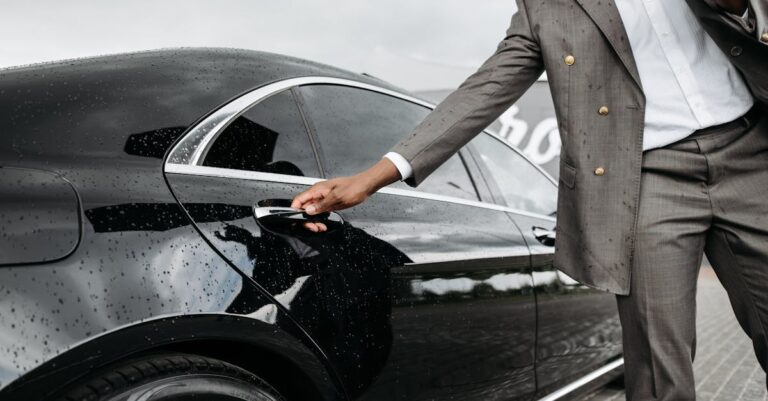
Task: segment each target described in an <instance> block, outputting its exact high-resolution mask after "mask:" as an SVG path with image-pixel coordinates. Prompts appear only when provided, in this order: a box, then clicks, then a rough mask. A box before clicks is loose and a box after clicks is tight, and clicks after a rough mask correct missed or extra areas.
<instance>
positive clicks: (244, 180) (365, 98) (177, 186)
mask: <svg viewBox="0 0 768 401" xmlns="http://www.w3.org/2000/svg"><path fill="white" fill-rule="evenodd" d="M413 101H414V100H412V99H410V100H409V98H407V97H405V99H404V97H402V96H399V95H397V94H395V93H393V92H390V91H388V90H385V89H381V88H376V87H372V86H370V85H366V84H359V83H356V82H354V81H346V80H338V79H331V78H328V79H323V78H312V79H309V78H301V79H294V80H287V81H281V82H278V83H275V84H271V85H270V86H268V87H264V88H260V89H257V90H256V91H254V92H252V93H250V94H248V95H245V97H244V98H241V99H236V100H235V101H233V102H232V104H230V105H227V106H225V107H223V108H222V110H220V111H218V112H215V113H213V114H212V115H211V116H209V117H208V118H207V119H206V120H204V121H202V122H201V123H200V126H199V127H200V129H199V130H198V129H193V130H191V131H190V133H189V134H188V135H187V136H186V137H185V139H184V140H182V142H180V143H179V144H178V145H177V146H176V147H175V148H174V150H173V151H172V153H171V155H170V157H169V162H168V164H167V165H166V175H167V177H168V181H169V183H170V185H171V187H172V189H173V191H174V193H175V195H176V196H177V198H178V199H179V201H180V202H181V203H182V205H184V207H185V209H186V210H187V211H188V213H189V214H190V216H191V217H192V219H193V220H195V222H196V225H197V226H198V227H199V229H200V230H201V233H202V234H203V235H204V236H205V237H206V238H207V239H208V240H209V241H210V243H211V244H212V245H213V246H214V247H215V248H216V249H217V250H219V251H220V252H221V253H222V255H224V256H225V257H226V258H227V259H228V260H229V261H230V263H232V265H233V266H235V267H236V268H238V269H239V270H240V271H241V272H243V274H244V275H247V276H249V277H251V278H253V280H254V281H255V282H256V283H257V284H258V285H259V286H261V287H262V288H263V289H264V290H265V291H267V292H268V293H269V294H271V295H272V297H273V298H274V304H273V305H271V307H269V308H268V307H259V308H255V307H254V306H251V305H249V303H248V300H249V297H248V296H247V294H243V296H242V297H240V298H241V299H242V302H241V303H239V304H236V305H235V306H234V307H232V312H233V313H245V314H250V315H252V316H254V317H257V318H260V319H278V318H280V316H281V315H280V314H278V313H276V310H281V311H285V312H287V313H288V316H290V317H291V318H292V319H295V320H296V321H297V322H298V323H299V324H300V325H301V327H302V328H303V329H304V330H305V331H306V332H307V333H308V334H309V336H310V337H311V338H312V339H313V340H314V341H315V342H316V343H317V345H318V346H319V348H320V349H321V350H322V353H323V354H324V355H325V357H326V358H327V361H328V363H329V366H330V367H331V368H332V369H333V371H334V372H335V373H336V375H337V376H338V378H339V380H340V381H341V382H342V383H343V384H344V385H345V387H346V388H347V389H348V391H349V393H350V396H351V397H353V398H357V399H365V400H421V399H424V400H426V399H447V398H451V397H454V396H460V397H461V398H463V399H469V400H481V399H482V400H487V399H519V398H525V397H530V396H532V395H533V392H534V391H535V382H534V379H535V377H534V375H535V372H534V366H533V363H534V344H535V332H534V329H535V302H534V299H533V286H532V285H533V280H532V276H531V274H530V263H529V260H528V258H529V255H528V249H527V247H526V245H525V242H524V239H523V237H522V235H521V233H520V232H519V230H517V228H516V227H515V226H514V224H513V223H512V222H511V221H509V220H508V219H506V220H505V215H504V212H503V211H501V210H500V209H499V208H498V207H497V206H495V205H493V204H490V203H485V202H481V201H480V196H486V197H487V196H489V191H488V188H487V187H486V186H485V185H484V184H483V185H479V184H478V183H476V182H474V181H473V180H472V178H471V176H470V174H469V173H468V172H467V164H466V159H465V158H466V157H468V156H467V155H466V154H457V155H455V156H454V157H452V158H451V159H449V160H448V161H446V163H445V164H444V165H443V166H442V167H441V168H440V169H438V171H436V172H435V173H433V175H432V176H431V177H430V178H429V179H428V180H425V182H424V183H423V184H422V185H421V186H420V187H419V188H417V189H416V190H414V189H413V188H410V187H408V186H407V185H405V184H403V183H397V184H393V185H392V186H391V187H388V188H384V189H382V190H380V191H379V192H378V193H376V194H374V195H373V196H371V197H370V198H369V199H368V200H367V201H366V202H364V203H363V204H360V205H358V206H356V207H354V208H351V209H347V210H342V211H338V212H334V213H330V214H327V215H323V216H319V217H309V216H306V215H303V214H302V213H296V212H295V211H291V210H288V209H286V206H287V205H288V203H289V202H290V200H291V199H292V198H293V196H295V195H296V194H298V193H299V192H300V191H302V190H304V189H306V188H307V187H308V185H311V184H313V183H314V182H317V181H318V180H320V179H321V178H322V177H325V176H338V175H344V174H351V173H354V172H357V171H359V169H361V168H362V166H368V165H370V164H373V163H374V162H375V161H377V160H378V158H380V157H381V155H382V154H383V153H384V152H385V151H386V150H387V149H388V148H389V147H391V146H392V145H394V143H395V142H396V141H397V140H398V139H399V138H400V137H401V136H403V135H406V134H407V133H408V132H409V131H410V130H411V129H413V127H414V126H415V125H416V124H418V122H419V121H421V119H423V117H424V116H425V115H426V113H428V111H429V110H428V109H427V108H425V107H424V106H423V105H419V104H416V103H414V102H413ZM227 119H228V120H227ZM473 168H476V167H473ZM317 218H319V219H322V221H324V222H325V223H326V224H327V225H328V227H329V230H328V231H327V232H324V233H313V232H309V231H308V230H306V229H303V226H302V224H301V223H302V222H303V221H304V220H306V219H317Z"/></svg>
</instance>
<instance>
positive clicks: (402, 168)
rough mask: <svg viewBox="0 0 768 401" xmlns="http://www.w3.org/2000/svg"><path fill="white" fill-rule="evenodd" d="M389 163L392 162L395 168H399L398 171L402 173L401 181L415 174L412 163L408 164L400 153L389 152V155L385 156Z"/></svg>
mask: <svg viewBox="0 0 768 401" xmlns="http://www.w3.org/2000/svg"><path fill="white" fill-rule="evenodd" d="M384 157H386V158H387V159H389V161H391V162H392V163H393V164H394V165H395V167H397V171H399V172H400V180H404V179H406V178H408V177H410V176H411V174H413V167H411V163H409V162H408V160H406V159H405V157H403V155H401V154H400V153H397V152H387V154H385V155H384Z"/></svg>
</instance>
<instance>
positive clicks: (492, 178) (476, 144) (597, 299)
mask: <svg viewBox="0 0 768 401" xmlns="http://www.w3.org/2000/svg"><path fill="white" fill-rule="evenodd" d="M469 147H470V148H471V149H472V155H473V158H475V160H477V161H478V162H479V163H480V164H481V165H482V171H483V173H484V176H485V177H486V179H487V180H488V182H489V185H490V186H491V188H492V190H491V191H492V193H493V196H494V198H495V199H496V200H497V202H498V203H500V204H504V205H506V206H507V207H509V208H511V209H514V210H515V212H511V213H509V215H510V216H511V217H512V218H513V219H514V220H515V222H516V223H517V225H518V226H519V227H520V229H521V230H522V232H523V235H524V236H525V239H526V242H527V243H528V246H529V248H530V251H531V263H532V269H533V279H534V284H535V287H536V299H537V311H538V330H537V331H538V334H537V337H538V343H537V355H536V358H537V366H536V371H537V377H538V385H539V395H544V394H549V393H551V392H552V391H554V390H556V389H558V388H560V387H563V386H564V385H566V384H568V383H569V382H571V381H573V380H574V379H577V378H579V377H581V376H584V375H586V374H588V373H590V372H592V371H594V370H596V369H598V368H600V367H601V366H603V365H605V363H606V362H608V361H609V360H612V359H614V358H616V357H617V356H619V355H620V354H621V352H622V351H621V326H620V323H619V320H618V314H617V311H616V301H615V298H614V296H613V295H612V294H608V293H605V292H603V291H598V290H595V289H592V288H589V287H587V286H585V285H582V284H580V283H578V282H577V281H575V280H573V279H572V278H570V277H568V276H567V275H565V274H564V273H562V272H560V271H559V270H556V269H555V268H554V267H553V265H552V261H553V255H554V243H555V240H556V238H555V235H554V231H553V230H554V227H555V217H556V209H557V186H556V185H555V183H554V180H552V179H551V178H550V177H549V176H548V175H547V174H546V173H544V172H543V170H541V169H540V168H539V167H537V166H535V165H534V164H532V163H531V162H530V161H529V160H527V159H526V158H525V157H524V156H522V154H521V153H519V152H518V151H517V150H516V149H514V148H512V147H511V146H509V145H508V144H506V142H505V141H504V140H502V139H500V138H498V137H496V136H494V135H491V134H488V133H483V134H481V135H480V136H478V137H477V138H475V139H473V140H472V141H471V142H470V145H469Z"/></svg>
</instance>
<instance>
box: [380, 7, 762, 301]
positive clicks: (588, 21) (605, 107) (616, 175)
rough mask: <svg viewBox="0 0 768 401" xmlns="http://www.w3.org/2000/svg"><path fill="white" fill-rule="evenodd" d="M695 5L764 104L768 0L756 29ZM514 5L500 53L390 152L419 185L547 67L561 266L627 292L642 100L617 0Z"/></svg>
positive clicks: (597, 284) (410, 181) (754, 9)
mask: <svg viewBox="0 0 768 401" xmlns="http://www.w3.org/2000/svg"><path fill="white" fill-rule="evenodd" d="M665 1H667V0H665ZM672 1H674V0H672ZM687 1H688V2H689V6H691V8H692V9H693V11H694V12H695V14H696V15H697V16H698V18H699V19H700V20H701V21H702V23H703V26H704V27H705V29H706V30H707V32H708V33H709V34H710V36H712V38H713V39H714V40H715V41H716V42H717V43H718V45H719V46H720V48H721V49H724V51H726V54H728V55H729V57H732V60H733V62H734V64H735V65H736V67H737V68H738V69H739V70H740V71H741V72H742V74H743V75H745V78H746V81H747V83H748V85H749V86H750V88H751V89H752V91H753V93H754V95H755V97H756V98H757V100H758V101H762V102H765V101H766V99H767V98H768V96H767V95H768V77H767V76H766V74H767V73H766V71H767V69H768V64H767V63H766V60H768V37H767V36H768V33H765V32H766V31H765V29H766V27H765V21H766V15H768V14H766V11H767V10H766V9H768V7H766V5H765V1H766V0H752V5H751V9H752V12H753V14H758V15H757V18H756V19H757V21H758V24H757V25H758V27H757V29H756V30H755V32H753V33H750V34H748V33H746V31H744V27H742V26H740V25H739V24H736V23H734V22H733V21H732V19H731V18H730V17H728V16H726V15H725V13H724V12H722V11H721V10H719V9H717V8H716V6H714V4H711V3H710V1H712V0H687ZM517 5H518V11H517V12H516V13H515V14H514V15H513V17H512V21H511V24H510V26H509V28H508V30H507V32H506V35H505V37H504V39H503V40H502V41H501V42H500V43H499V44H498V47H497V49H496V51H495V52H494V54H493V55H491V56H490V57H489V58H488V59H487V60H486V61H485V62H484V63H483V64H482V65H481V66H480V68H479V69H478V70H477V71H476V72H475V73H473V74H472V75H470V76H469V77H468V78H467V79H466V80H465V81H464V82H463V83H462V84H461V85H460V86H459V87H458V89H456V90H455V91H454V92H452V93H451V94H450V95H449V96H448V97H447V98H445V99H444V100H443V101H442V102H441V103H440V104H438V105H437V107H436V108H435V110H434V111H432V112H431V113H430V114H429V115H428V116H427V117H426V118H425V120H424V121H423V122H422V123H421V124H419V126H418V127H416V129H414V131H413V132H412V133H411V134H410V135H408V136H406V137H405V138H403V139H402V140H401V141H400V142H398V143H397V144H396V145H395V146H394V147H393V148H392V149H391V150H392V151H394V152H398V153H400V154H401V155H402V156H403V157H405V159H406V160H408V161H409V162H410V163H411V166H412V167H413V175H412V176H410V177H409V178H408V179H406V180H405V182H406V183H407V184H408V185H410V186H417V185H418V184H419V183H420V182H422V181H423V180H424V179H425V178H426V177H427V176H428V175H429V174H431V173H432V172H433V171H434V170H435V169H436V168H437V167H439V166H440V165H441V164H442V163H443V162H444V161H446V160H447V159H448V158H449V157H450V156H451V155H453V154H454V153H455V152H457V151H458V150H459V149H460V148H461V147H462V146H464V145H465V144H466V143H467V142H469V141H470V140H471V139H472V138H473V137H475V136H476V135H477V134H478V133H479V132H481V131H482V130H483V129H484V128H485V127H487V126H488V125H489V124H490V123H491V122H492V121H493V120H495V119H496V118H498V116H499V115H500V114H501V113H502V112H503V111H504V110H506V109H507V108H508V107H510V106H511V104H513V103H514V102H515V101H516V100H517V99H518V98H520V96H522V95H523V93H524V92H525V91H526V90H527V89H528V88H529V87H530V86H531V85H532V84H533V83H534V81H536V79H537V78H538V77H539V76H540V75H541V74H542V72H544V71H546V73H547V78H548V81H549V86H550V90H551V93H552V98H553V100H554V105H555V116H556V118H557V122H558V129H559V132H560V138H561V141H562V148H561V154H560V164H559V190H558V199H557V223H556V227H555V230H556V233H557V240H556V242H555V253H554V265H555V267H556V268H557V269H559V270H561V271H563V272H565V273H566V274H568V275H569V276H571V277H573V278H574V279H576V280H578V281H580V282H582V283H584V284H586V285H589V286H591V287H594V288H598V289H602V290H605V291H609V292H613V293H616V294H628V293H629V280H630V274H631V263H632V258H633V253H634V251H635V248H634V244H635V236H636V232H635V230H636V225H637V218H638V203H639V197H640V175H641V161H642V143H643V126H644V124H643V121H644V112H645V96H644V94H643V88H642V83H641V82H640V76H639V74H638V70H637V66H636V64H635V59H634V56H633V54H632V49H631V47H630V44H629V41H628V39H627V34H626V31H625V29H624V25H623V23H622V20H621V16H620V15H619V12H618V9H617V8H616V5H615V4H614V2H613V0H517ZM763 33H765V35H763ZM761 37H762V39H764V41H761ZM733 46H739V47H740V48H741V49H742V51H741V52H739V54H738V56H731V52H730V49H731V48H732V47H733ZM736 53H737V52H733V54H736ZM521 190H523V189H521Z"/></svg>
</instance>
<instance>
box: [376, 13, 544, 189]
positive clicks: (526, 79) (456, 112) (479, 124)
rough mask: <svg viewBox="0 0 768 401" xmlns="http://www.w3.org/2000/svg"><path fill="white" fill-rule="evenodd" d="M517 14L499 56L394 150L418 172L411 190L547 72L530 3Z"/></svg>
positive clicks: (412, 182)
mask: <svg viewBox="0 0 768 401" xmlns="http://www.w3.org/2000/svg"><path fill="white" fill-rule="evenodd" d="M517 8H518V11H517V12H516V13H515V14H514V15H513V16H512V22H511V23H510V26H509V28H508V29H507V31H506V35H505V37H504V39H503V40H502V41H501V42H500V43H499V44H498V46H497V48H496V51H495V52H494V53H493V54H492V55H491V56H490V57H489V58H488V59H487V60H486V61H485V62H484V63H483V64H482V65H481V66H480V68H479V69H478V70H477V71H476V72H474V73H473V74H472V75H470V76H469V77H467V79H466V80H464V82H463V83H462V84H461V85H459V87H458V88H457V89H456V90H455V91H453V92H452V93H451V94H450V95H448V97H446V98H445V99H444V100H443V101H442V102H440V104H438V105H437V107H436V108H435V109H434V110H433V111H432V112H431V113H429V114H428V115H427V117H426V118H425V119H424V121H422V122H421V123H420V124H419V125H418V126H417V127H416V128H415V129H414V130H413V131H412V132H411V134H410V135H408V136H406V137H405V138H403V139H402V140H400V142H398V143H397V144H396V145H395V146H394V147H392V149H391V151H392V152H396V153H399V154H400V155H402V156H403V157H404V158H405V159H406V160H407V161H408V162H409V163H410V165H411V167H412V174H411V176H410V177H408V178H407V179H405V180H404V181H405V183H407V184H408V185H410V186H412V187H415V186H418V185H419V184H420V183H421V182H422V181H423V180H424V179H425V178H426V177H427V176H429V175H430V174H431V173H432V172H433V171H435V170H436V169H437V168H438V167H439V166H440V165H441V164H442V163H443V162H445V161H446V160H448V159H449V158H450V157H451V156H452V155H453V154H454V153H456V152H457V151H458V150H459V149H461V147H462V146H464V145H465V144H466V143H467V142H469V141H470V140H471V139H472V138H474V137H475V136H476V135H477V134H478V133H480V132H481V131H482V130H483V129H485V128H486V127H487V126H488V125H490V124H491V123H492V122H493V121H494V120H495V119H496V118H498V117H499V115H501V113H503V112H504V110H506V109H507V108H509V107H510V106H511V105H512V104H513V103H514V102H515V101H517V99H519V98H520V96H522V95H523V93H525V91H526V90H527V89H528V88H529V87H530V86H531V85H532V84H533V83H534V82H535V81H536V79H537V78H538V77H539V76H540V75H541V73H542V72H543V71H544V65H543V61H542V57H541V50H540V48H539V43H538V41H537V40H536V39H535V38H534V35H533V33H532V29H531V24H530V21H529V20H528V11H527V9H526V6H525V0H517Z"/></svg>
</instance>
